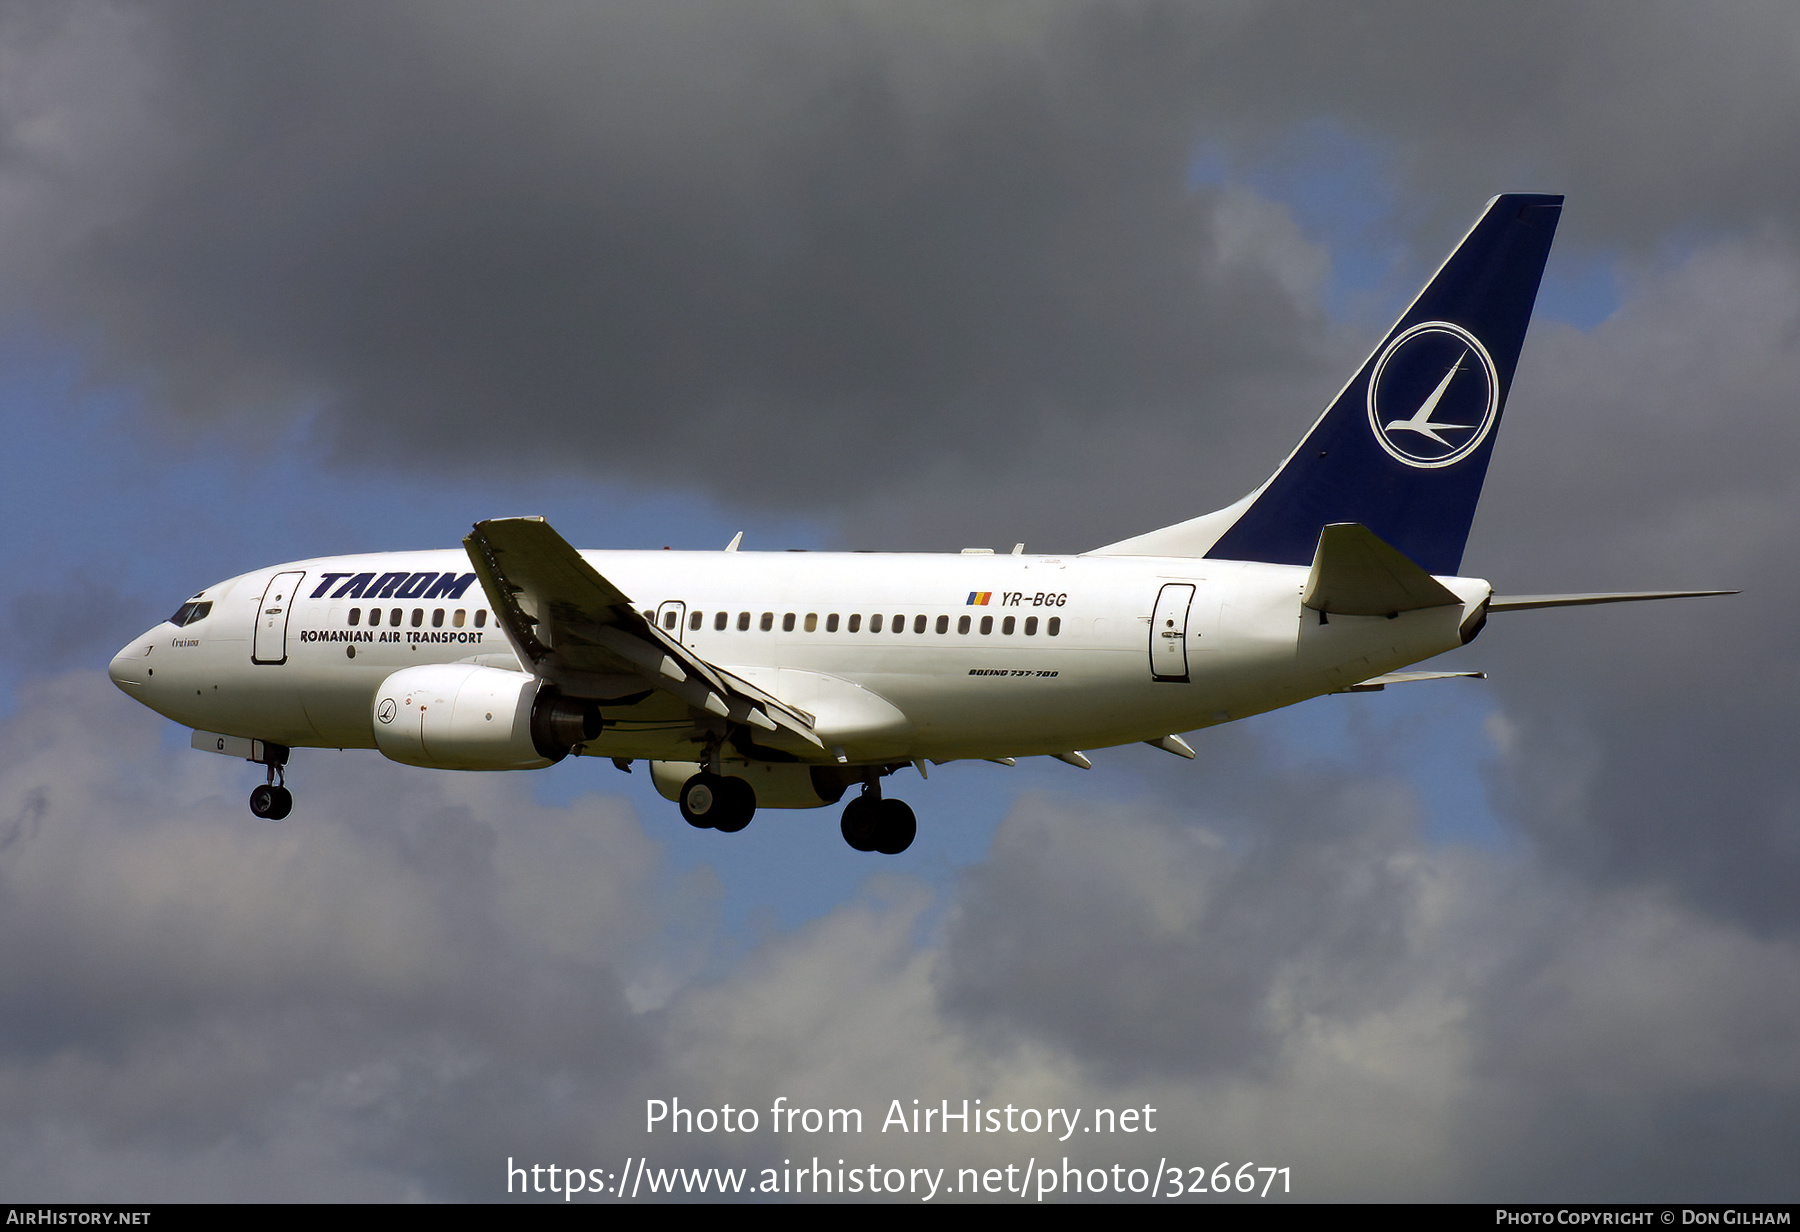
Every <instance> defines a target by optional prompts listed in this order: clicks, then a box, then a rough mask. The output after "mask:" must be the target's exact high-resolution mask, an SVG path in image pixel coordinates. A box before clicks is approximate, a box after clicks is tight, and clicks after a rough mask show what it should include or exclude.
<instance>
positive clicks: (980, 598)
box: [963, 590, 994, 607]
mask: <svg viewBox="0 0 1800 1232" xmlns="http://www.w3.org/2000/svg"><path fill="white" fill-rule="evenodd" d="M993 597H994V592H993V591H991V590H971V591H970V592H969V601H968V602H967V603H965V604H963V606H964V607H986V606H987V601H988V600H989V599H992V598H993Z"/></svg>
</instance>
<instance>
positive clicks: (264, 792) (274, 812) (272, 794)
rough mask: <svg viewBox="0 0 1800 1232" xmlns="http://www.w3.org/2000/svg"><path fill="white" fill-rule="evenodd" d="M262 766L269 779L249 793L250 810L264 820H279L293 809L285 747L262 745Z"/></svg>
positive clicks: (292, 795) (292, 794)
mask: <svg viewBox="0 0 1800 1232" xmlns="http://www.w3.org/2000/svg"><path fill="white" fill-rule="evenodd" d="M264 748H265V750H266V753H265V757H266V760H265V761H264V762H263V765H264V767H266V768H267V770H268V772H269V781H268V782H266V783H264V784H263V785H262V786H261V787H258V788H257V789H256V790H255V791H253V792H251V793H250V811H251V812H252V813H254V814H255V815H256V816H258V817H261V818H263V819H264V820H266V821H280V820H281V819H282V818H283V817H286V816H287V815H288V814H289V813H291V812H293V811H294V793H293V792H291V791H289V790H288V789H287V774H286V772H285V771H284V769H283V767H285V766H286V764H287V749H285V748H283V747H282V746H281V745H278V744H271V745H265V746H264Z"/></svg>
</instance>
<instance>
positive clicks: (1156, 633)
mask: <svg viewBox="0 0 1800 1232" xmlns="http://www.w3.org/2000/svg"><path fill="white" fill-rule="evenodd" d="M1193 603H1194V587H1193V584H1192V583H1191V582H1170V583H1169V584H1168V585H1166V586H1164V587H1163V588H1162V590H1161V591H1160V592H1158V594H1157V596H1156V611H1155V612H1154V613H1152V614H1151V617H1150V676H1151V678H1152V679H1154V680H1167V681H1172V682H1175V683H1178V684H1186V683H1187V678H1188V661H1187V625H1188V608H1190V607H1192V606H1193Z"/></svg>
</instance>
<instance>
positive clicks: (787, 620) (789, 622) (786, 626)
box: [781, 612, 794, 633]
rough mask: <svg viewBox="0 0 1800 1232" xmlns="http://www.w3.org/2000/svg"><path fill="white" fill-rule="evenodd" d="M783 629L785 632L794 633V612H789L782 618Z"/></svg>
mask: <svg viewBox="0 0 1800 1232" xmlns="http://www.w3.org/2000/svg"><path fill="white" fill-rule="evenodd" d="M781 631H782V632H783V633H792V632H793V631H794V614H793V613H792V612H789V613H788V614H787V615H786V616H783V617H782V618H781Z"/></svg>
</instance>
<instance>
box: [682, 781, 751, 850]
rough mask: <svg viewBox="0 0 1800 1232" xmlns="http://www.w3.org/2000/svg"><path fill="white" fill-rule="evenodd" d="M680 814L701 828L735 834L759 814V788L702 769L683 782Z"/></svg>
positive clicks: (692, 824)
mask: <svg viewBox="0 0 1800 1232" xmlns="http://www.w3.org/2000/svg"><path fill="white" fill-rule="evenodd" d="M681 816H682V818H683V819H684V820H686V822H687V823H688V825H690V826H693V827H694V828H695V829H698V830H722V831H724V832H725V833H726V834H736V833H737V832H738V831H739V830H742V829H743V828H744V827H745V826H747V825H749V824H750V819H751V818H752V817H754V816H756V789H755V788H753V787H751V786H750V784H749V783H746V782H745V781H744V780H743V779H740V778H735V777H733V776H731V775H725V774H714V773H712V772H711V771H709V770H702V771H701V772H700V773H699V774H696V775H695V776H694V777H693V778H691V779H689V780H688V781H687V782H685V783H683V784H682V785H681Z"/></svg>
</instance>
